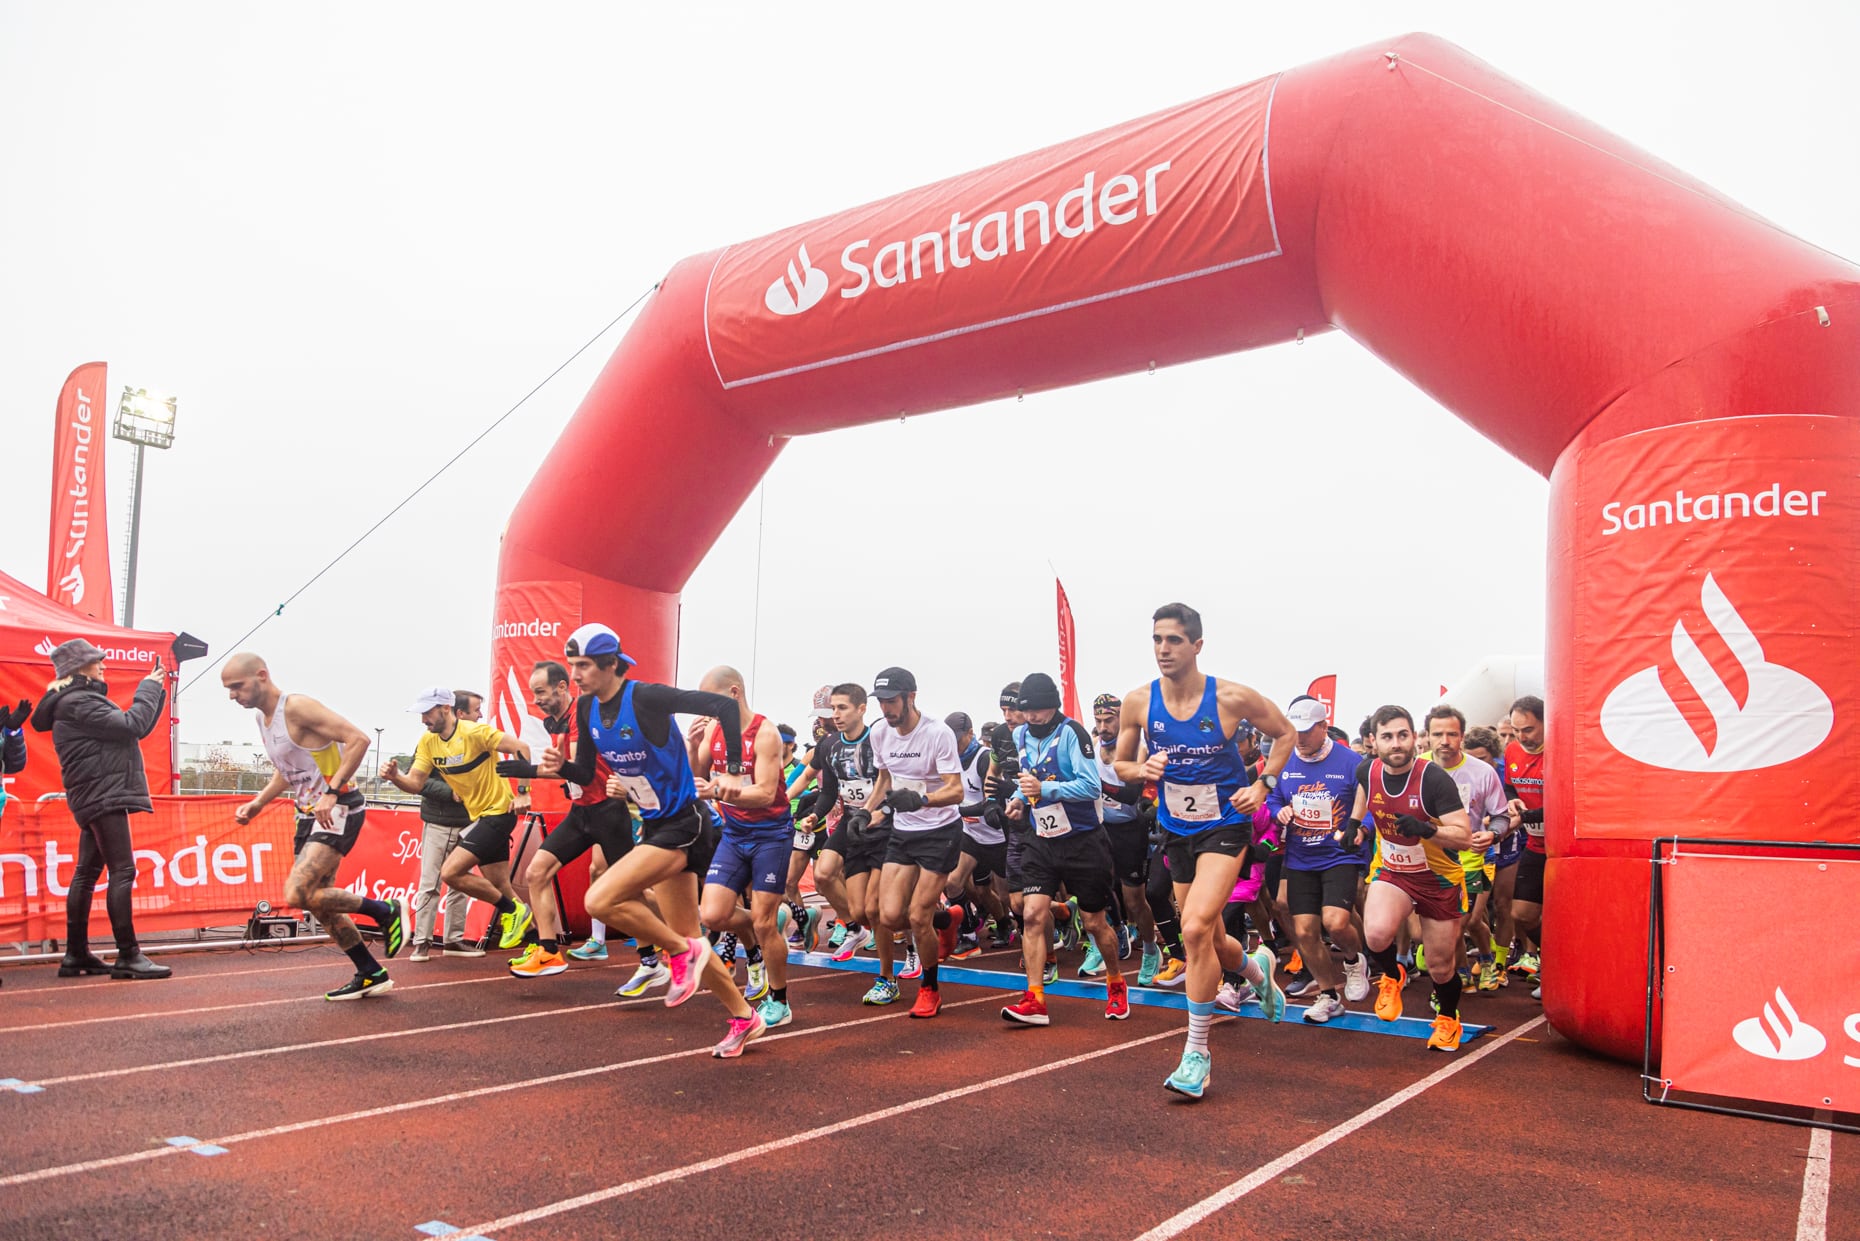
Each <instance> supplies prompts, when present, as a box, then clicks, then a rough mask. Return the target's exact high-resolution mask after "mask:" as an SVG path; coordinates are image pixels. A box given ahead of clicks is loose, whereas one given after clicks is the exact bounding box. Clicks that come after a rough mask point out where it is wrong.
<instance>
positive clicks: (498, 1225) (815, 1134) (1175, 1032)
mask: <svg viewBox="0 0 1860 1241" xmlns="http://www.w3.org/2000/svg"><path fill="white" fill-rule="evenodd" d="M990 998H993V997H990ZM964 1002H965V1003H970V1002H972V1001H964ZM943 1007H944V1008H953V1007H955V1006H954V1005H952V1004H945V1005H944V1006H943ZM1181 1037H1182V1027H1181V1026H1172V1027H1171V1028H1169V1029H1167V1030H1164V1031H1162V1032H1160V1033H1158V1034H1147V1035H1144V1036H1143V1037H1142V1038H1133V1039H1129V1040H1127V1041H1125V1042H1122V1043H1113V1044H1112V1045H1111V1046H1109V1047H1100V1048H1099V1049H1098V1050H1096V1051H1087V1052H1081V1053H1080V1054H1078V1055H1076V1056H1068V1057H1066V1058H1065V1059H1064V1060H1052V1061H1049V1062H1047V1063H1046V1064H1041V1065H1036V1066H1034V1067H1033V1068H1030V1069H1022V1070H1020V1071H1019V1072H1017V1073H1005V1074H1003V1075H1001V1076H1000V1077H991V1078H989V1079H988V1080H987V1081H985V1082H976V1083H974V1084H973V1085H969V1086H958V1087H956V1088H955V1089H953V1090H945V1091H942V1092H941V1093H938V1094H933V1095H925V1096H924V1097H923V1098H921V1099H912V1100H911V1101H910V1102H908V1103H898V1104H894V1105H892V1106H891V1107H887V1108H881V1109H880V1110H878V1111H876V1112H867V1113H866V1114H864V1115H862V1116H852V1117H849V1118H847V1119H845V1120H839V1121H835V1122H834V1123H832V1124H830V1125H821V1126H819V1127H818V1128H814V1129H808V1130H805V1131H804V1132H801V1133H794V1134H789V1135H788V1136H786V1137H780V1138H776V1139H774V1140H773V1141H769V1142H758V1143H757V1144H756V1145H754V1146H745V1147H742V1148H741V1149H739V1150H733V1151H731V1152H730V1153H729V1154H727V1155H717V1156H715V1157H713V1158H710V1159H705V1160H701V1161H699V1162H697V1163H688V1164H685V1165H684V1166H683V1167H679V1168H668V1169H666V1170H665V1171H663V1172H655V1173H653V1174H652V1175H651V1176H642V1177H640V1178H639V1179H638V1180H635V1181H628V1182H626V1183H625V1184H624V1185H613V1186H609V1187H608V1188H606V1189H597V1190H595V1191H593V1192H592V1193H586V1194H581V1195H578V1196H577V1197H574V1198H564V1199H563V1200H562V1201H560V1202H551V1203H549V1204H547V1205H546V1206H540V1207H532V1208H531V1209H530V1210H527V1211H519V1212H517V1213H516V1214H515V1215H506V1216H504V1217H503V1218H502V1219H494V1220H491V1221H489V1222H488V1223H483V1224H473V1225H471V1226H470V1227H469V1228H458V1229H454V1230H453V1231H451V1232H448V1233H443V1234H441V1235H440V1236H439V1237H437V1238H436V1239H435V1241H446V1238H448V1237H450V1238H452V1239H453V1241H464V1239H465V1238H467V1237H474V1236H476V1237H483V1236H488V1235H489V1234H491V1233H493V1232H499V1231H502V1230H503V1229H505V1228H514V1227H516V1226H517V1225H518V1224H528V1223H533V1222H535V1221H536V1220H539V1219H547V1218H549V1217H550V1216H552V1215H560V1214H562V1213H563V1212H564V1211H576V1210H580V1209H581V1208H582V1207H585V1206H592V1205H593V1204H594V1203H597V1202H606V1201H608V1200H609V1199H613V1198H619V1197H621V1196H623V1195H625V1194H636V1193H638V1192H639V1191H640V1190H642V1189H651V1188H653V1187H654V1186H658V1185H665V1184H669V1183H670V1182H672V1181H682V1180H684V1179H686V1178H687V1177H693V1176H697V1175H698V1174H699V1173H702V1172H712V1171H715V1170H716V1169H718V1168H727V1167H729V1166H730V1165H731V1164H734V1163H741V1162H743V1161H744V1160H746V1159H755V1158H757V1157H758V1156H761V1155H767V1154H771V1153H773V1152H775V1151H779V1150H788V1149H790V1148H792V1147H796V1146H799V1145H801V1144H803V1143H806V1142H812V1141H815V1140H816V1139H818V1138H827V1137H832V1136H833V1135H834V1134H838V1133H845V1132H847V1131H848V1130H851V1129H859V1128H863V1127H864V1126H866V1125H873V1124H877V1123H878V1122H879V1121H881V1120H890V1119H892V1118H893V1117H897V1116H904V1115H908V1114H909V1113H911V1112H916V1111H921V1110H923V1109H924V1108H927V1107H936V1106H938V1105H939V1104H943V1103H948V1102H950V1101H951V1100H953V1099H961V1098H964V1097H965V1096H968V1095H972V1094H980V1093H981V1092H982V1091H984V1090H999V1089H1000V1088H1001V1087H1003V1086H1011V1085H1013V1084H1014V1083H1016V1082H1021V1081H1026V1080H1027V1079H1028V1078H1033V1077H1039V1076H1041V1075H1042V1074H1046V1073H1055V1072H1058V1071H1059V1070H1060V1069H1066V1068H1071V1067H1072V1066H1073V1065H1075V1064H1084V1063H1085V1062H1086V1061H1088V1060H1096V1059H1098V1057H1100V1056H1109V1055H1112V1054H1114V1053H1116V1052H1120V1051H1127V1050H1129V1049H1130V1048H1132V1047H1141V1046H1143V1045H1144V1044H1145V1043H1154V1042H1158V1041H1159V1040H1162V1039H1166V1038H1181ZM4 1183H5V1182H0V1184H4Z"/></svg>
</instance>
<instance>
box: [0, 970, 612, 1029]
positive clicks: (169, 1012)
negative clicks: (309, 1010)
mask: <svg viewBox="0 0 1860 1241" xmlns="http://www.w3.org/2000/svg"><path fill="white" fill-rule="evenodd" d="M612 968H613V966H611V965H595V966H590V967H589V968H588V969H585V970H576V971H574V972H575V973H577V974H588V973H593V972H594V971H595V970H606V969H612ZM517 981H519V980H518V979H517V978H515V977H513V976H512V975H511V974H509V973H508V972H505V973H502V974H493V975H490V976H489V977H486V978H459V979H455V980H453V981H451V982H419V983H414V984H413V985H412V986H410V987H403V986H401V985H400V984H399V983H395V984H394V990H395V991H396V992H404V991H431V990H434V989H435V988H438V987H474V986H478V985H479V984H481V983H487V982H517ZM320 1002H323V996H322V994H321V993H320V992H319V993H318V994H316V995H293V996H289V997H287V998H285V999H282V1000H248V1001H246V1002H245V1003H243V1004H209V1005H207V1006H206V1007H204V1008H159V1009H151V1010H150V1011H148V1012H145V1013H117V1014H115V1015H114V1016H110V1017H79V1018H77V1019H76V1020H74V1021H44V1022H40V1023H39V1024H38V1025H31V1026H0V1034H25V1033H27V1032H29V1031H33V1030H62V1029H65V1028H66V1027H67V1026H94V1025H100V1024H104V1023H107V1022H112V1021H142V1020H145V1019H147V1018H150V1017H191V1016H194V1015H195V1014H198V1013H228V1012H233V1011H236V1010H241V1009H247V1008H270V1007H272V1006H273V1005H276V1004H315V1003H320ZM374 1002H375V1001H373V1000H364V1001H362V1003H369V1004H372V1003H374Z"/></svg>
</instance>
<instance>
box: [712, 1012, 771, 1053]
mask: <svg viewBox="0 0 1860 1241" xmlns="http://www.w3.org/2000/svg"><path fill="white" fill-rule="evenodd" d="M767 1028H768V1026H767V1025H766V1024H765V1023H764V1022H763V1020H762V1014H761V1013H759V1012H757V1011H756V1010H754V1009H750V1010H749V1016H747V1017H732V1018H730V1028H729V1029H728V1030H725V1031H724V1034H723V1042H721V1043H718V1044H717V1045H716V1046H715V1047H713V1048H711V1049H710V1054H711V1055H713V1056H715V1057H717V1058H718V1059H719V1060H734V1059H736V1057H738V1056H740V1055H742V1054H743V1048H745V1047H747V1046H749V1043H750V1041H751V1040H752V1039H756V1038H760V1037H761V1035H762V1032H763V1031H764V1030H766V1029H767Z"/></svg>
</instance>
